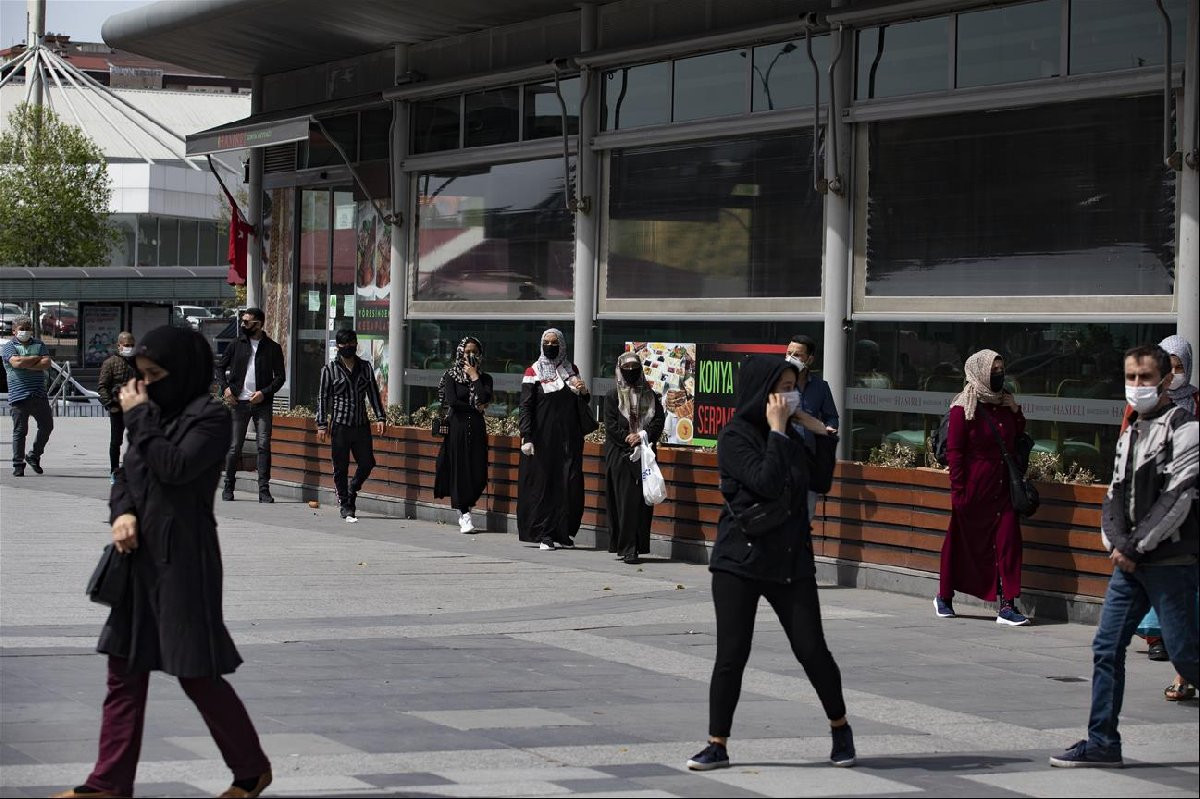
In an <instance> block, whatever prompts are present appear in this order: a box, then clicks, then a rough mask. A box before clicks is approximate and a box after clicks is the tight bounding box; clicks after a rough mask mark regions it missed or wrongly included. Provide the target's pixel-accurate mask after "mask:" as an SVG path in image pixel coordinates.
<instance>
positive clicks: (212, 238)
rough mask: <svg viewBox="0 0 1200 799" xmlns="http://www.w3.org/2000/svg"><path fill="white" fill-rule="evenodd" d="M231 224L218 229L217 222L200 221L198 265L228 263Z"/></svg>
mask: <svg viewBox="0 0 1200 799" xmlns="http://www.w3.org/2000/svg"><path fill="white" fill-rule="evenodd" d="M228 252H229V226H228V225H226V226H225V227H224V228H223V229H221V230H218V229H217V223H216V222H201V223H200V252H199V255H198V260H199V262H200V263H199V264H198V266H222V265H225V264H227V263H228V261H227V257H226V254H227V253H228Z"/></svg>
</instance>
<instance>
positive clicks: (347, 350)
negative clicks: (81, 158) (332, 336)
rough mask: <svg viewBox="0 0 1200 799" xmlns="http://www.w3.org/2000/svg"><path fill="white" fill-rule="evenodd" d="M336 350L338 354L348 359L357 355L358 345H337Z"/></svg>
mask: <svg viewBox="0 0 1200 799" xmlns="http://www.w3.org/2000/svg"><path fill="white" fill-rule="evenodd" d="M337 351H338V355H340V356H342V357H343V358H345V359H346V360H350V359H351V358H353V357H354V356H355V355H358V345H357V344H347V345H346V346H345V347H338V348H337Z"/></svg>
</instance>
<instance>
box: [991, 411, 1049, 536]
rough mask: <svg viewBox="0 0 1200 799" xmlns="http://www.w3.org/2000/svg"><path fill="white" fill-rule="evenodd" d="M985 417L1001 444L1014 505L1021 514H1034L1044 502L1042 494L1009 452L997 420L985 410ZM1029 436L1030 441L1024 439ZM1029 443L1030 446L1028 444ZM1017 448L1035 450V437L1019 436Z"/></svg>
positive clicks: (1025, 450)
mask: <svg viewBox="0 0 1200 799" xmlns="http://www.w3.org/2000/svg"><path fill="white" fill-rule="evenodd" d="M984 418H985V419H987V423H988V425H990V426H991V428H992V433H994V434H995V436H996V443H998V444H999V445H1000V454H1001V455H1003V456H1004V466H1005V468H1006V469H1007V471H1008V490H1009V495H1010V496H1011V497H1012V506H1013V510H1015V511H1016V512H1017V513H1018V514H1019V515H1021V516H1032V515H1033V514H1035V513H1037V509H1038V506H1039V505H1041V503H1042V498H1041V495H1039V494H1038V490H1037V487H1036V486H1034V484H1033V483H1031V482H1030V481H1028V480H1026V479H1025V470H1024V469H1022V468H1020V467H1018V466H1017V463H1016V461H1015V460H1014V459H1013V457H1012V456H1011V455H1009V454H1008V447H1006V446H1004V437H1003V436H1001V435H1000V429H999V428H998V427H996V423H995V421H993V420H992V415H991V413H989V412H988V411H984ZM1025 438H1028V439H1029V441H1028V442H1024V441H1022V439H1025ZM1026 443H1028V445H1029V446H1028V447H1027V446H1026ZM1017 448H1018V449H1019V450H1022V451H1024V452H1026V453H1028V452H1032V451H1033V438H1032V437H1031V436H1029V435H1027V434H1025V433H1022V434H1021V435H1020V436H1018V437H1017ZM1028 463H1029V462H1028V460H1026V465H1028Z"/></svg>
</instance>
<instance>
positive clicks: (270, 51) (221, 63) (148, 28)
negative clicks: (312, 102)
mask: <svg viewBox="0 0 1200 799" xmlns="http://www.w3.org/2000/svg"><path fill="white" fill-rule="evenodd" d="M577 7H578V0H438V2H430V0H338V2H330V0H191V2H187V3H183V2H179V0H159V2H157V3H154V4H153V5H148V6H144V7H142V8H137V9H134V10H132V11H126V12H124V13H121V14H116V15H114V16H112V17H109V18H108V19H107V20H106V21H105V23H104V27H103V31H102V34H103V37H104V41H105V42H106V43H108V44H109V45H111V46H112V47H117V48H120V49H122V50H128V51H130V52H133V53H137V54H138V55H143V56H147V57H149V58H157V59H161V60H164V61H169V62H171V63H173V64H179V65H180V66H185V67H189V68H191V69H196V70H199V71H203V72H206V73H217V74H222V75H230V76H238V77H250V76H253V75H268V74H274V73H278V72H287V71H289V70H293V69H300V68H303V67H309V66H314V65H316V64H324V63H328V62H330V61H338V60H340V59H344V58H351V57H354V56H358V55H362V54H364V53H370V52H377V51H379V50H382V49H386V48H388V47H390V46H392V45H394V44H419V43H421V42H428V41H434V40H437V39H443V38H447V37H450V36H458V35H461V34H466V33H471V32H474V31H478V30H484V29H487V28H493V27H498V26H501V25H511V24H515V23H518V22H526V21H529V20H534V19H538V18H541V17H546V16H550V15H553V14H559V13H562V12H565V11H574V10H575V9H576V8H577Z"/></svg>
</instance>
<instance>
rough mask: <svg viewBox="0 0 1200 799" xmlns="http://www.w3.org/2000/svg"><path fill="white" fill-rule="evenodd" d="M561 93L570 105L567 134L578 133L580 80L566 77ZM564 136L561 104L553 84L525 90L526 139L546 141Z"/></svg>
mask: <svg viewBox="0 0 1200 799" xmlns="http://www.w3.org/2000/svg"><path fill="white" fill-rule="evenodd" d="M558 87H559V91H560V92H561V93H562V98H563V101H564V102H565V103H566V105H567V133H570V134H572V135H574V134H576V133H578V132H579V78H563V79H562V80H560V81H559V82H558ZM561 135H562V105H560V104H559V102H558V94H556V93H555V91H554V81H548V82H546V83H533V84H529V85H528V86H526V87H525V133H524V138H526V139H545V138H547V137H549V136H561Z"/></svg>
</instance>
